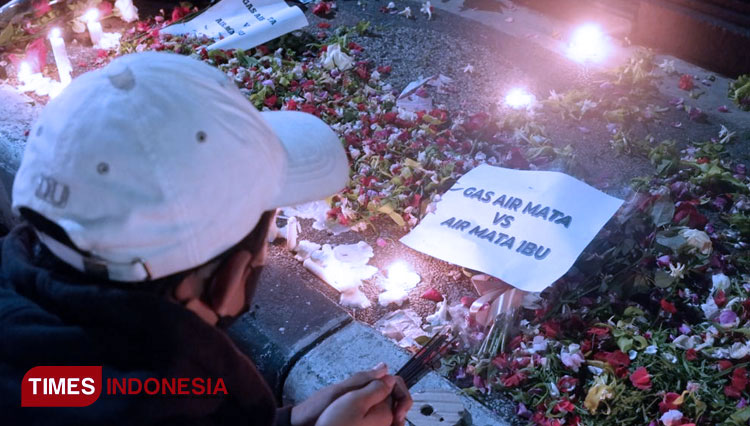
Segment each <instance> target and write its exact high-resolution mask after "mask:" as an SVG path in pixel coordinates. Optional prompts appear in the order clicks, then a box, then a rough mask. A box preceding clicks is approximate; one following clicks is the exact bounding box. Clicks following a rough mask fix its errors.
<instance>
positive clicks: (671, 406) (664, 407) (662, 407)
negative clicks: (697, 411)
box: [659, 392, 681, 413]
mask: <svg viewBox="0 0 750 426" xmlns="http://www.w3.org/2000/svg"><path fill="white" fill-rule="evenodd" d="M679 397H680V394H679V393H674V392H667V394H666V395H664V397H663V398H662V400H661V402H660V403H659V412H661V413H666V412H667V411H669V410H676V409H678V408H679V407H680V405H681V404H680V405H677V404H675V403H674V402H675V400H677V398H679Z"/></svg>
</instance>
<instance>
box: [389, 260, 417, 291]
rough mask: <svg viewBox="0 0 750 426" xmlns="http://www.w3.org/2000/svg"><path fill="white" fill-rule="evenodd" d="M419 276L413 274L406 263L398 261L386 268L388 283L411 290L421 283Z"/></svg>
mask: <svg viewBox="0 0 750 426" xmlns="http://www.w3.org/2000/svg"><path fill="white" fill-rule="evenodd" d="M421 279H422V278H421V277H420V276H419V274H417V273H416V272H414V271H413V270H412V268H411V266H409V265H408V264H407V263H406V262H404V261H402V260H399V261H397V262H395V263H393V264H391V266H389V267H388V281H390V282H391V283H392V284H395V285H397V286H400V287H403V288H413V287H414V286H416V285H417V284H419V281H421Z"/></svg>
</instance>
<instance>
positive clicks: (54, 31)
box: [48, 27, 62, 38]
mask: <svg viewBox="0 0 750 426" xmlns="http://www.w3.org/2000/svg"><path fill="white" fill-rule="evenodd" d="M48 36H49V38H60V37H62V31H60V28H58V27H55V28H52V29H51V30H50V31H49V34H48Z"/></svg>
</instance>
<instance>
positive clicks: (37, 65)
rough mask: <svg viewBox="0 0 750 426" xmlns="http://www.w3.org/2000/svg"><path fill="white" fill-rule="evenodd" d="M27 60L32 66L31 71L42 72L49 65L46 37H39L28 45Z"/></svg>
mask: <svg viewBox="0 0 750 426" xmlns="http://www.w3.org/2000/svg"><path fill="white" fill-rule="evenodd" d="M26 61H27V62H28V63H29V66H30V67H31V72H41V71H42V69H43V68H44V66H45V65H47V44H46V43H45V42H44V38H38V39H36V40H34V41H32V42H31V43H29V45H28V46H26Z"/></svg>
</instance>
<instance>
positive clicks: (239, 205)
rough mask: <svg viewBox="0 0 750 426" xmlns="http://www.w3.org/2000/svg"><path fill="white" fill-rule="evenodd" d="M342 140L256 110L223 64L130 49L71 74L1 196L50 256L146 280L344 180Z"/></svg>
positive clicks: (316, 123)
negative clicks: (58, 235) (54, 231)
mask: <svg viewBox="0 0 750 426" xmlns="http://www.w3.org/2000/svg"><path fill="white" fill-rule="evenodd" d="M348 175H349V165H348V161H347V158H346V153H345V152H344V148H343V146H342V144H341V141H340V140H339V138H338V137H337V136H336V134H335V133H334V132H333V131H332V130H331V129H330V128H329V127H328V126H327V125H326V124H325V123H323V122H322V121H321V120H320V119H318V118H317V117H315V116H313V115H310V114H305V113H302V112H296V111H277V112H262V113H261V112H258V111H257V110H256V109H255V108H254V107H253V106H252V104H250V102H249V101H248V100H247V99H246V98H245V96H244V95H243V94H242V93H240V91H239V90H238V89H237V87H236V86H235V84H234V82H233V81H232V80H230V79H229V77H228V76H227V75H225V74H224V73H222V72H221V71H219V70H217V69H215V68H213V67H211V66H209V65H207V64H205V63H203V62H201V61H198V60H196V59H192V58H189V57H186V56H182V55H177V54H171V53H156V52H146V53H136V54H132V55H127V56H123V57H121V58H118V59H115V60H114V61H112V63H110V64H109V65H107V66H106V67H104V68H102V69H99V70H96V71H92V72H89V73H87V74H85V75H82V76H80V77H79V78H77V79H75V80H74V81H73V82H72V83H71V84H70V85H69V86H68V87H67V88H66V89H65V90H64V91H63V92H62V93H61V94H60V95H59V96H58V97H56V98H55V99H53V100H51V101H50V102H49V104H48V105H47V106H46V107H45V108H44V110H43V111H42V113H41V115H40V117H39V119H38V120H37V121H36V123H34V125H33V126H32V128H31V131H30V134H29V138H28V143H27V146H26V150H25V152H24V156H23V160H22V161H21V166H20V169H19V170H18V173H17V175H16V178H15V181H14V183H13V208H14V210H16V211H18V210H19V209H20V208H24V207H25V208H29V209H31V210H33V211H35V212H37V213H39V214H41V215H42V216H44V217H45V218H47V219H48V220H50V221H51V222H53V223H55V224H57V225H58V226H60V227H61V228H62V229H63V230H64V231H65V232H66V233H67V235H68V236H69V238H70V240H71V241H72V242H73V243H74V244H75V247H69V246H68V245H66V244H64V243H62V242H60V241H58V240H56V239H55V238H52V237H50V236H49V235H47V234H44V233H42V232H39V231H37V233H38V234H39V236H40V238H41V240H42V241H43V242H44V243H45V245H47V247H48V248H49V249H50V250H51V251H52V252H53V253H54V254H55V255H56V256H57V257H59V258H60V259H62V260H64V261H65V262H66V263H68V264H70V265H71V266H73V267H75V268H76V269H78V270H81V271H91V272H99V273H101V272H102V271H105V272H106V276H107V277H108V278H109V279H111V280H114V281H130V282H133V281H144V280H150V279H158V278H162V277H165V276H168V275H171V274H174V273H177V272H181V271H185V270H188V269H191V268H194V267H196V266H199V265H202V264H203V263H205V262H207V261H209V260H211V259H213V258H214V257H216V256H218V255H219V254H221V253H223V252H224V251H226V250H228V249H229V248H231V247H232V246H234V245H235V244H236V243H238V242H239V241H240V240H242V238H244V237H245V236H246V235H247V234H248V233H249V232H250V231H252V229H253V228H254V227H255V225H256V224H257V222H258V220H259V218H260V216H261V214H262V213H263V212H264V211H266V210H271V209H274V208H277V207H283V206H288V205H294V204H299V203H303V202H307V201H313V200H319V199H323V198H325V197H327V196H329V195H331V194H333V193H335V192H336V191H338V190H340V189H342V188H343V187H344V186H346V183H347V180H348Z"/></svg>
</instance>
